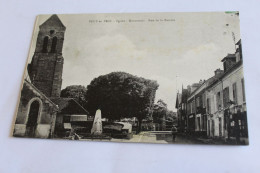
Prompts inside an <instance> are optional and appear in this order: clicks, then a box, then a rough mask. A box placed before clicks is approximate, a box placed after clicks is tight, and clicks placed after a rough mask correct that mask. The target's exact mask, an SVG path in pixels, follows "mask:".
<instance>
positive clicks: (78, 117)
mask: <svg viewBox="0 0 260 173" xmlns="http://www.w3.org/2000/svg"><path fill="white" fill-rule="evenodd" d="M75 121H77V122H79V121H81V122H82V121H88V116H87V115H71V117H70V122H75Z"/></svg>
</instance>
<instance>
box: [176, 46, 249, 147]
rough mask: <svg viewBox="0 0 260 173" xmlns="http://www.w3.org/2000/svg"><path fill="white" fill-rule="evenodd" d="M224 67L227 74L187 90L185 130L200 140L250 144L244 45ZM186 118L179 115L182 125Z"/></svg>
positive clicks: (219, 72) (221, 71)
mask: <svg viewBox="0 0 260 173" xmlns="http://www.w3.org/2000/svg"><path fill="white" fill-rule="evenodd" d="M222 63H223V69H224V70H220V69H217V70H215V74H214V76H212V77H211V78H209V79H208V80H206V81H203V82H202V83H201V82H200V83H198V84H196V85H195V86H197V87H194V84H193V85H192V86H193V89H191V87H190V86H188V90H189V89H190V94H189V96H188V98H187V102H186V104H187V110H186V112H187V113H186V117H187V120H186V125H185V126H186V127H185V128H187V129H188V132H190V133H192V134H197V135H199V136H208V137H210V138H220V139H224V140H232V139H234V140H235V141H236V142H237V143H241V142H242V143H245V144H247V143H248V128H247V111H246V100H245V86H244V74H243V57H242V47H241V41H239V42H237V43H236V52H235V54H228V55H227V56H226V57H224V58H223V59H222ZM194 88H195V89H194ZM177 98H178V96H177ZM179 108H180V107H179ZM178 110H179V109H178ZM183 116H184V117H185V115H182V114H181V113H179V111H178V118H180V121H181V120H182V119H183V118H182V117H183ZM178 122H179V121H178ZM180 124H183V123H180Z"/></svg>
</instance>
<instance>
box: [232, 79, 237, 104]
mask: <svg viewBox="0 0 260 173" xmlns="http://www.w3.org/2000/svg"><path fill="white" fill-rule="evenodd" d="M232 87H233V101H234V103H235V104H237V84H236V83H233V85H232Z"/></svg>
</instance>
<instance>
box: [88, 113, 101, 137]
mask: <svg viewBox="0 0 260 173" xmlns="http://www.w3.org/2000/svg"><path fill="white" fill-rule="evenodd" d="M91 134H92V135H101V134H102V120H101V110H100V109H98V110H97V111H96V115H95V118H94V121H93V126H92V129H91Z"/></svg>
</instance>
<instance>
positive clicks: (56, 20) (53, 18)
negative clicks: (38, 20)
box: [40, 14, 66, 28]
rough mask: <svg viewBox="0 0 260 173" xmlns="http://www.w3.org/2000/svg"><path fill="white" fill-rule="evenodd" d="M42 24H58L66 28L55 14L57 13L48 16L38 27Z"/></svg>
mask: <svg viewBox="0 0 260 173" xmlns="http://www.w3.org/2000/svg"><path fill="white" fill-rule="evenodd" d="M42 26H59V27H62V28H66V27H65V26H64V25H63V23H62V22H61V20H60V19H59V17H58V16H57V14H53V15H52V16H51V17H49V19H47V20H46V21H45V22H44V23H43V24H41V25H40V27H42Z"/></svg>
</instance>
